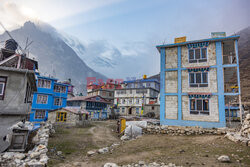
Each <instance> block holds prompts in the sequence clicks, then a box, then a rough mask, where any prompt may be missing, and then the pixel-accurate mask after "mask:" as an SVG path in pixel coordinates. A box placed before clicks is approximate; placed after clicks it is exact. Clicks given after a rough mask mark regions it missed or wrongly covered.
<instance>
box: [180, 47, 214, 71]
mask: <svg viewBox="0 0 250 167" xmlns="http://www.w3.org/2000/svg"><path fill="white" fill-rule="evenodd" d="M181 62H182V63H181V67H198V66H213V65H216V52H215V42H212V43H210V44H209V45H208V47H207V62H202V63H189V61H188V48H187V46H182V47H181Z"/></svg>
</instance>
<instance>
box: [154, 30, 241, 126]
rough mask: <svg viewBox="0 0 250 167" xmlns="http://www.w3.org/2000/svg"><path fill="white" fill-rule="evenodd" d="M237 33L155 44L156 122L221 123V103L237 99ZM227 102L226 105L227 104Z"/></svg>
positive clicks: (223, 121)
mask: <svg viewBox="0 0 250 167" xmlns="http://www.w3.org/2000/svg"><path fill="white" fill-rule="evenodd" d="M238 39H239V36H237V35H235V36H228V37H226V36H222V37H215V38H209V39H202V40H196V41H187V42H186V41H185V40H184V41H181V42H180V43H178V40H177V41H176V43H174V44H164V45H158V46H157V49H158V51H159V52H160V54H161V74H160V75H161V94H160V101H161V106H160V123H161V124H162V125H175V126H201V127H205V128H212V127H225V126H226V118H225V117H226V116H225V106H226V105H228V104H230V99H231V97H234V99H235V98H236V99H237V102H238V104H239V106H241V99H240V93H241V92H240V76H239V59H238ZM229 106H230V105H229Z"/></svg>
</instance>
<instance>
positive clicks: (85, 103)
mask: <svg viewBox="0 0 250 167" xmlns="http://www.w3.org/2000/svg"><path fill="white" fill-rule="evenodd" d="M110 104H111V103H110V101H108V100H106V99H104V98H102V97H101V96H99V95H95V96H75V97H73V98H70V99H68V101H67V107H71V108H77V109H79V110H85V111H87V112H88V113H89V117H90V118H91V119H106V118H107V117H108V113H109V108H110Z"/></svg>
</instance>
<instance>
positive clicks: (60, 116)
mask: <svg viewBox="0 0 250 167" xmlns="http://www.w3.org/2000/svg"><path fill="white" fill-rule="evenodd" d="M66 120H67V113H66V112H57V113H56V121H57V122H66Z"/></svg>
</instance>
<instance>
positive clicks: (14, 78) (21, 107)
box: [0, 71, 31, 114]
mask: <svg viewBox="0 0 250 167" xmlns="http://www.w3.org/2000/svg"><path fill="white" fill-rule="evenodd" d="M0 76H6V77H7V83H6V86H5V93H4V99H3V100H0V106H1V108H2V107H3V106H4V109H2V111H0V113H9V114H11V113H13V114H14V113H15V114H28V112H29V111H30V108H31V107H30V103H24V98H25V93H26V85H27V77H26V78H25V77H24V76H25V74H24V73H19V72H12V71H0ZM10 101H11V103H9V102H10Z"/></svg>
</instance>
